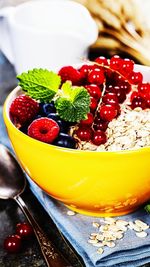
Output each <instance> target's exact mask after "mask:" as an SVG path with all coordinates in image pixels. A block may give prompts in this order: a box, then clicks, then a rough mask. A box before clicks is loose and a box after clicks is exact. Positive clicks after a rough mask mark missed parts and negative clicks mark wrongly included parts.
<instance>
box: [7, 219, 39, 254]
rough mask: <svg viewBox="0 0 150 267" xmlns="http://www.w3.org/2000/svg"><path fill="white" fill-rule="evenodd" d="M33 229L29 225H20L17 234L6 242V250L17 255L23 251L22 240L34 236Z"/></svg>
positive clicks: (9, 237)
mask: <svg viewBox="0 0 150 267" xmlns="http://www.w3.org/2000/svg"><path fill="white" fill-rule="evenodd" d="M33 233H34V232H33V229H32V227H31V225H30V224H29V223H18V224H17V225H16V234H14V235H9V236H8V237H6V239H5V240H4V249H5V250H6V251H8V252H11V253H17V252H19V251H20V249H21V245H22V240H23V239H26V238H29V237H31V236H32V235H33Z"/></svg>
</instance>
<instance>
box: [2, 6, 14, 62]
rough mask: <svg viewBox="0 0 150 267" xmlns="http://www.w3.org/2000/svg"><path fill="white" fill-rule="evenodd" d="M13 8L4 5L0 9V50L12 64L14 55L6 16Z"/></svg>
mask: <svg viewBox="0 0 150 267" xmlns="http://www.w3.org/2000/svg"><path fill="white" fill-rule="evenodd" d="M13 10H14V7H5V8H2V9H0V50H1V51H2V52H3V54H4V55H5V56H6V57H7V58H8V60H9V61H10V63H12V64H13V63H14V57H13V53H12V47H11V39H10V33H9V31H10V29H9V25H8V17H9V15H10V14H12V12H13Z"/></svg>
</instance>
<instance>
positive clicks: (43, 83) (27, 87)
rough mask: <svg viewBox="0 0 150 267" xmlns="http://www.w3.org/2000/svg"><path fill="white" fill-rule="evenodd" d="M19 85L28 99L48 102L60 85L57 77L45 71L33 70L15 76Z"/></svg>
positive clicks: (59, 79)
mask: <svg viewBox="0 0 150 267" xmlns="http://www.w3.org/2000/svg"><path fill="white" fill-rule="evenodd" d="M17 79H18V80H19V85H20V86H21V88H22V89H23V90H24V91H25V92H26V93H27V95H29V96H30V97H32V98H34V99H36V100H40V101H41V102H50V101H51V100H52V98H53V97H54V95H55V94H56V93H57V91H58V88H59V86H60V83H61V78H60V76H59V75H57V74H56V73H54V72H52V71H48V70H45V69H33V70H30V71H28V72H27V73H25V72H24V73H22V74H21V75H18V76H17Z"/></svg>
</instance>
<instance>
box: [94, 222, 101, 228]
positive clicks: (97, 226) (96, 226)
mask: <svg viewBox="0 0 150 267" xmlns="http://www.w3.org/2000/svg"><path fill="white" fill-rule="evenodd" d="M92 225H93V227H95V228H99V227H100V224H99V223H97V222H93V223H92Z"/></svg>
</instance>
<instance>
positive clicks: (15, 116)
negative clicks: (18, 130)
mask: <svg viewBox="0 0 150 267" xmlns="http://www.w3.org/2000/svg"><path fill="white" fill-rule="evenodd" d="M38 111H39V104H38V103H37V102H36V101H35V100H33V99H32V98H31V97H29V96H27V95H20V96H18V97H16V98H15V100H14V101H13V102H12V104H11V106H10V116H11V118H12V121H13V122H14V124H21V125H23V124H25V123H27V122H30V121H31V120H32V119H33V118H34V117H35V116H36V115H37V114H38Z"/></svg>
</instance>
